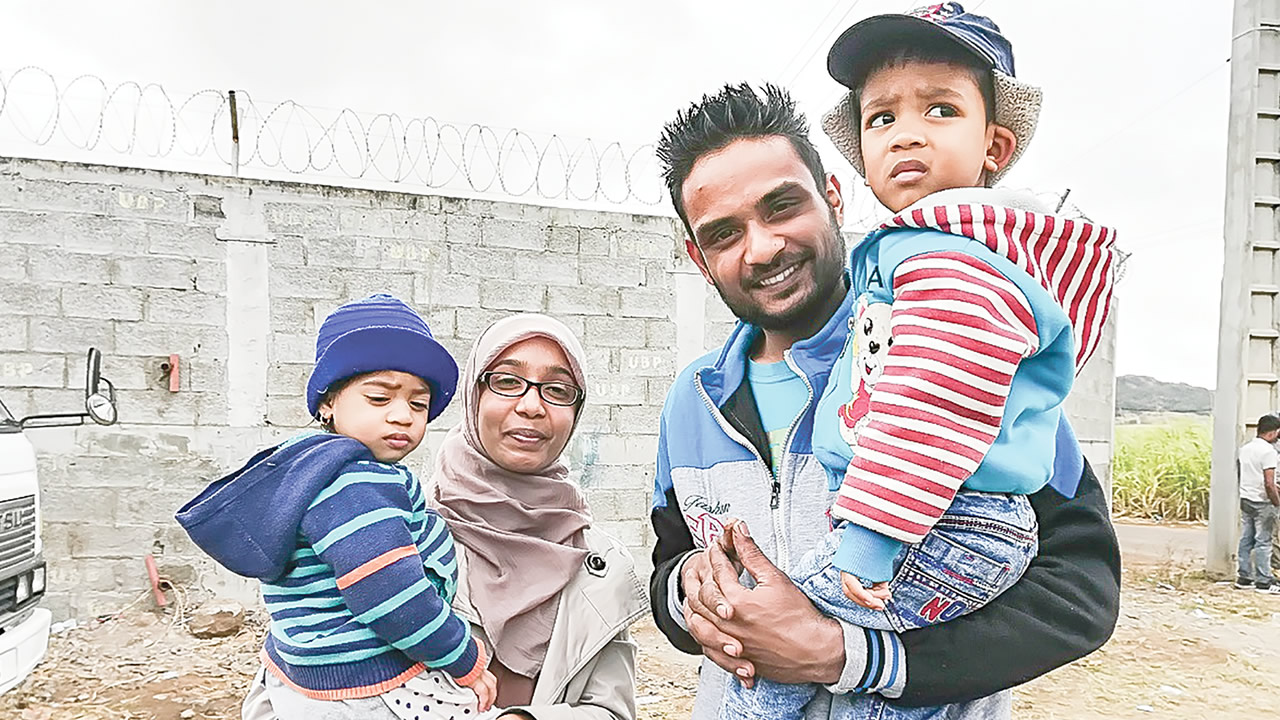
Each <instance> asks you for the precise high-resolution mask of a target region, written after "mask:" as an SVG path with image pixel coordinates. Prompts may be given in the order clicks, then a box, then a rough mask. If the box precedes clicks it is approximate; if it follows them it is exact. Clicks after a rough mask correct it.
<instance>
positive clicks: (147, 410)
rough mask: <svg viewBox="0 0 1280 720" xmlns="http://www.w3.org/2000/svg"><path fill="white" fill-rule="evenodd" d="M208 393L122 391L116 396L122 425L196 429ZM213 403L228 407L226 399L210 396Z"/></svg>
mask: <svg viewBox="0 0 1280 720" xmlns="http://www.w3.org/2000/svg"><path fill="white" fill-rule="evenodd" d="M204 395H206V394H205V393H194V392H176V393H171V392H169V391H168V390H167V389H160V388H152V389H148V390H120V391H119V392H117V393H116V396H117V399H118V401H119V402H118V406H119V407H118V409H119V412H120V422H121V423H122V424H124V423H129V424H135V425H196V424H198V419H199V416H200V402H201V399H202V397H203V396H204ZM208 400H209V401H211V402H221V403H222V404H224V405H225V404H226V399H225V398H220V397H218V396H217V395H215V394H211V393H210V394H208Z"/></svg>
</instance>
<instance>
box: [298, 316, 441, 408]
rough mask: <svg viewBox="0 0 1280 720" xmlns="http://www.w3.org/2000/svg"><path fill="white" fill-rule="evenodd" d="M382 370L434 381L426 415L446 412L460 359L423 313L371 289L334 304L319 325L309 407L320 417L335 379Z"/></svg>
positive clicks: (309, 390)
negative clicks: (365, 294) (439, 338)
mask: <svg viewBox="0 0 1280 720" xmlns="http://www.w3.org/2000/svg"><path fill="white" fill-rule="evenodd" d="M382 370H399V371H400V372H407V373H409V374H411V375H417V376H418V377H420V378H422V379H423V380H424V381H426V383H427V384H428V385H429V386H431V404H430V407H429V409H428V411H427V419H428V420H434V419H435V418H436V416H437V415H439V414H440V413H441V412H444V409H445V407H446V406H448V405H449V401H450V400H452V399H453V393H454V391H455V390H456V389H457V387H458V363H456V362H454V360H453V356H452V355H450V354H449V351H448V350H445V349H444V346H442V345H441V344H440V343H438V342H436V339H435V337H433V336H432V335H431V328H429V327H427V323H426V321H425V320H423V319H422V316H421V315H419V314H418V313H416V312H414V311H413V308H411V307H409V306H408V305H406V304H405V303H404V301H402V300H400V299H399V298H396V297H392V296H391V295H386V294H379V295H370V296H369V297H367V298H365V299H363V300H356V301H354V302H349V303H347V304H346V305H343V306H342V307H340V308H338V309H337V310H334V311H333V312H332V313H330V314H329V317H327V318H325V319H324V323H323V324H322V325H321V326H320V332H319V334H318V335H317V336H316V366H315V368H314V369H313V370H312V371H311V379H310V380H308V381H307V411H308V412H310V413H311V417H314V418H317V419H319V415H318V413H319V411H320V402H321V400H322V399H323V398H324V394H325V392H327V391H328V390H329V388H330V387H333V385H334V384H335V383H338V382H341V381H342V380H346V379H347V378H349V377H353V376H355V375H361V374H364V373H370V372H379V371H382Z"/></svg>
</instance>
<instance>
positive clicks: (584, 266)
mask: <svg viewBox="0 0 1280 720" xmlns="http://www.w3.org/2000/svg"><path fill="white" fill-rule="evenodd" d="M578 275H579V276H580V277H581V278H582V284H583V285H605V286H609V287H639V286H641V285H643V284H644V264H643V262H642V261H640V260H638V259H636V258H616V257H614V258H599V259H596V258H585V257H584V258H582V260H581V261H580V262H579V265H578Z"/></svg>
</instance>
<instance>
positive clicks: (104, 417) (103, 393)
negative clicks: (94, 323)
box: [84, 348, 116, 425]
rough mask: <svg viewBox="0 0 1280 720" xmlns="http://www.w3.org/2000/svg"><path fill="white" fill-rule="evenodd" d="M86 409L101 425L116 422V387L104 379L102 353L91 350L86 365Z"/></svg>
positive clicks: (95, 349) (91, 417) (96, 349)
mask: <svg viewBox="0 0 1280 720" xmlns="http://www.w3.org/2000/svg"><path fill="white" fill-rule="evenodd" d="M84 409H85V413H86V414H88V416H89V418H90V419H92V420H93V421H94V422H96V423H98V424H99V425H114V424H115V422H116V387H115V385H112V384H111V381H110V380H108V379H106V378H104V377H102V353H101V352H99V351H98V348H89V358H88V361H87V362H86V363H85V378H84Z"/></svg>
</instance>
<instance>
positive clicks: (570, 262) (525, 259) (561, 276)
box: [514, 252, 578, 287]
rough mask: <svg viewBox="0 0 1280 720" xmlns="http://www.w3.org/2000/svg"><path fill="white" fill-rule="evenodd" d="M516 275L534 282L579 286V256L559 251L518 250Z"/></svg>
mask: <svg viewBox="0 0 1280 720" xmlns="http://www.w3.org/2000/svg"><path fill="white" fill-rule="evenodd" d="M515 271H516V272H515V276H514V277H518V278H523V279H525V280H528V281H529V282H533V283H541V284H545V285H562V286H570V287H577V285H578V256H577V255H569V254H557V253H534V252H518V253H517V254H516V257H515Z"/></svg>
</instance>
